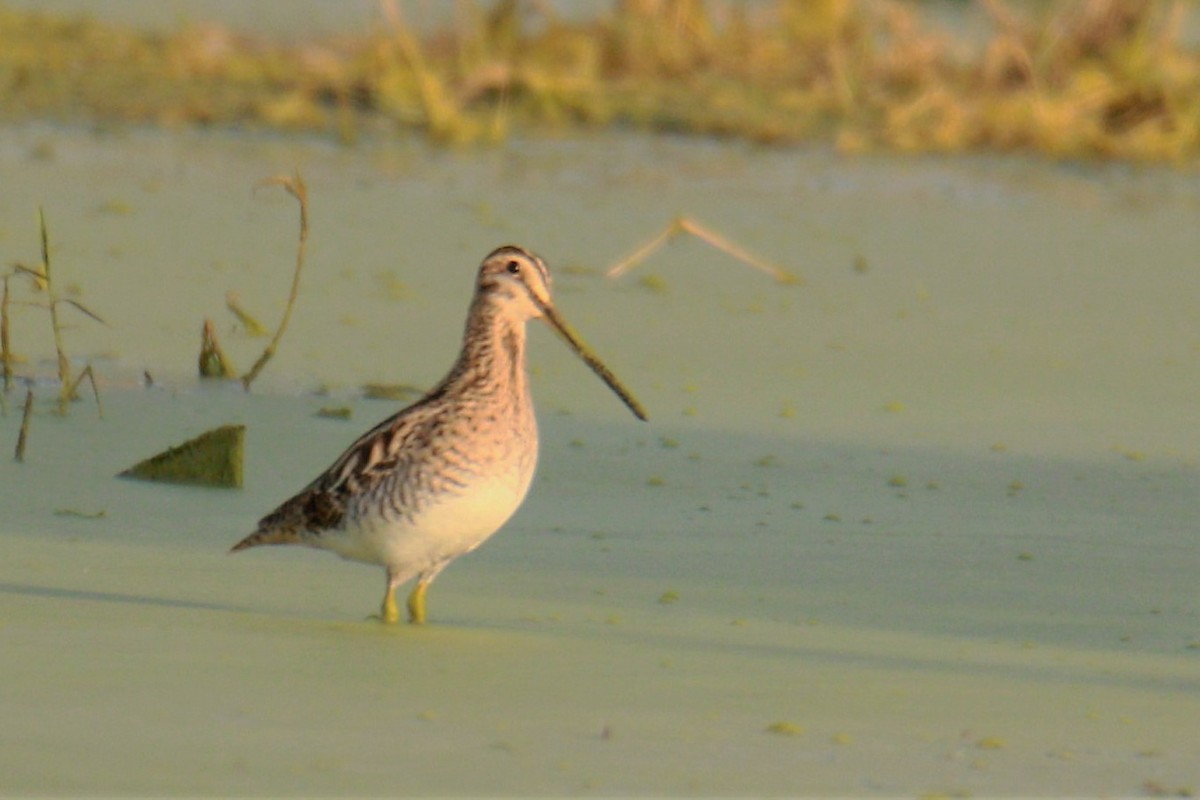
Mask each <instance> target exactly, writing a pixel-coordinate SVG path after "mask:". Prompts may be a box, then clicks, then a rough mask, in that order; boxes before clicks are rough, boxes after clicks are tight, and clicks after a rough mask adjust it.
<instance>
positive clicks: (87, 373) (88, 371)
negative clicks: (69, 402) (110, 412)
mask: <svg viewBox="0 0 1200 800" xmlns="http://www.w3.org/2000/svg"><path fill="white" fill-rule="evenodd" d="M84 378H87V380H88V383H90V384H91V385H92V396H93V397H95V398H96V416H97V417H98V418H100V419H104V406H102V405H101V404H100V387H99V386H97V385H96V373H94V372H93V371H92V365H91V364H88V365H87V366H86V367H84V368H83V372H81V373H79V377H77V378H76V379H75V383H74V384H72V385H71V396H72V397H75V396H76V394H77V393H78V391H79V384H81V383H83V379H84Z"/></svg>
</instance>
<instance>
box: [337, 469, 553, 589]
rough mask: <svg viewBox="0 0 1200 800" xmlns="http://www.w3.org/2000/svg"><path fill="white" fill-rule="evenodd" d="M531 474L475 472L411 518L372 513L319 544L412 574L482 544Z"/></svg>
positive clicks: (515, 505)
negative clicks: (479, 475) (467, 483)
mask: <svg viewBox="0 0 1200 800" xmlns="http://www.w3.org/2000/svg"><path fill="white" fill-rule="evenodd" d="M532 477H533V475H532V473H530V474H529V475H527V476H526V475H512V476H506V478H498V477H489V478H479V479H478V480H477V481H476V482H475V483H473V484H471V485H470V486H469V487H467V488H466V489H464V490H463V491H462V492H461V493H459V494H446V495H442V496H441V497H440V498H439V499H437V500H435V501H431V502H428V503H426V504H424V505H423V507H422V508H421V511H420V512H419V513H418V514H417V515H416V516H415V517H414V518H413V519H412V520H411V521H410V520H407V519H398V520H387V519H383V518H378V517H373V518H372V519H369V520H363V521H362V522H361V523H360V524H351V525H350V526H348V527H347V529H346V530H341V531H327V532H325V533H324V534H322V536H321V540H322V541H321V543H320V544H321V546H323V547H327V548H328V549H330V550H333V551H334V552H336V553H337V554H338V555H340V556H342V557H343V558H348V559H351V560H354V561H365V562H367V563H371V564H383V565H384V566H387V567H389V568H391V569H393V570H394V571H396V572H407V573H409V574H413V575H415V574H418V573H420V572H424V571H425V570H427V569H430V568H432V567H434V566H437V565H441V564H444V563H446V562H448V561H450V560H452V559H454V558H457V557H458V556H461V555H463V554H465V553H469V552H470V551H472V550H474V549H475V548H476V547H478V546H479V545H481V544H483V542H484V541H486V540H487V539H488V537H490V536H491V535H492V534H493V533H495V532H496V531H497V530H499V529H500V527H501V526H502V525H504V523H505V522H507V521H508V519H509V518H510V517H511V516H512V515H513V513H514V512H516V510H517V509H518V508H519V507H520V505H521V502H522V501H523V500H524V499H525V495H526V493H527V492H528V490H529V484H530V482H531V480H532Z"/></svg>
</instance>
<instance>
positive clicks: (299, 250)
mask: <svg viewBox="0 0 1200 800" xmlns="http://www.w3.org/2000/svg"><path fill="white" fill-rule="evenodd" d="M258 185H259V186H281V187H283V189H284V190H285V191H287V193H288V194H290V195H291V196H292V197H294V198H296V201H297V202H298V203H299V204H300V241H299V243H298V244H297V246H296V271H295V272H294V273H293V274H292V289H291V291H290V292H289V293H288V300H287V306H285V307H284V309H283V319H281V320H280V321H279V327H278V328H276V330H275V335H274V336H273V337H271V341H270V343H269V344H268V345H267V346H266V348H265V349H264V350H263V352H262V355H261V356H259V357H258V361H255V362H254V366H252V367H251V368H250V371H249V372H247V373H246V374H245V375H243V376H242V387H243V388H245V390H246V391H250V384H251V383H253V382H254V379H255V378H257V377H258V373H259V372H261V371H262V368H263V367H265V366H266V365H267V362H268V361H270V360H271V357H272V356H274V355H275V349H276V348H277V347H278V346H279V340H280V339H282V338H283V332H284V331H286V330H287V326H288V322H289V321H290V320H291V318H292V308H293V307H294V306H295V305H296V297H297V295H299V294H300V272H301V271H302V270H303V269H304V254H305V250H306V247H307V245H308V187H307V186H305V185H304V179H303V178H301V177H300V173H299V171H297V172H296V174H295V176H293V177H291V178H287V177H282V176H279V177H275V178H268V179H267V180H265V181H262V182H261V183H259V184H258Z"/></svg>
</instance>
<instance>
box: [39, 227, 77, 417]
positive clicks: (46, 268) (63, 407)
mask: <svg viewBox="0 0 1200 800" xmlns="http://www.w3.org/2000/svg"><path fill="white" fill-rule="evenodd" d="M38 229H39V233H40V235H41V242H42V275H43V277H44V278H45V280H46V297H47V299H48V304H49V307H50V327H51V328H52V329H53V330H54V350H55V352H56V353H57V354H58V380H59V385H60V387H61V388H60V389H59V392H58V412H59V413H60V414H66V413H67V404H68V403H70V402H71V400H73V399H75V395H74V394H73V393H72V388H71V387H72V385H73V384H72V381H71V360H70V359H68V358H67V351H66V348H65V347H64V346H63V337H62V327H61V326H60V325H59V322H58V295H57V293H55V291H54V279H53V277H52V275H51V272H50V237H49V235H48V234H47V232H46V211H45V209H43V208H42V207H41V206H38Z"/></svg>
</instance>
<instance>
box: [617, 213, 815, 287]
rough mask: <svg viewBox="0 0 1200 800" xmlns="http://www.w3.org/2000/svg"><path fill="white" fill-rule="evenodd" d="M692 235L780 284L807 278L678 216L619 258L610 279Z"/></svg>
mask: <svg viewBox="0 0 1200 800" xmlns="http://www.w3.org/2000/svg"><path fill="white" fill-rule="evenodd" d="M685 233H687V234H690V235H692V236H695V237H696V238H697V239H699V240H700V241H702V242H704V243H705V244H707V245H709V246H710V247H715V248H716V249H718V250H720V251H721V252H723V253H726V254H728V255H730V256H733V257H734V258H736V259H737V260H738V261H741V262H742V263H743V264H746V265H748V266H750V267H753V268H754V269H756V270H758V271H760V272H765V273H766V274H767V275H770V276H771V277H772V278H774V279H775V281H776V282H778V283H786V284H800V283H803V282H804V281H803V280H802V279H801V278H800V277H799V276H798V275H796V274H794V273H792V272H789V271H788V270H786V269H784V268H783V267H780V266H778V265H776V264H772V263H771V262H770V261H767V260H766V259H763V258H759V257H758V256H756V255H754V254H753V253H751V252H750V251H749V250H746V249H744V248H742V247H740V246H739V245H736V244H734V243H733V242H731V241H729V240H728V239H726V238H725V237H724V236H722V235H721V234H719V233H717V232H716V231H714V230H712V229H710V228H706V227H705V226H703V225H701V224H700V223H699V222H696V221H695V220H694V219H692V218H691V217H675V218H674V219H673V220H671V221H670V222H668V223H667V225H666V227H664V228H663V229H662V230H661V231H660V232H659V233H658V234H656V235H655V236H653V237H651V238H650V239H649V240H648V241H647V242H646V243H645V244H643V245H641V246H639V247H638V248H637V249H636V250H634V251H633V252H632V253H630V254H629V255H628V256H626V257H625V258H623V259H621V260H620V261H618V262H617V263H616V264H614V265H612V266H611V267H609V268H608V270H607V272H606V273H605V274H606V275H607V276H608V277H610V278H619V277H621V276H622V275H624V274H625V273H626V272H628V271H629V270H631V269H633V268H634V267H635V266H637V265H638V264H640V263H641V262H643V261H645V260H646V259H647V258H649V257H650V255H651V254H652V253H654V252H655V251H656V250H658V249H659V248H660V247H662V246H663V245H665V244H669V243H670V242H672V241H674V240H675V239H676V238H678V237H679V236H680V235H682V234H685Z"/></svg>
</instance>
